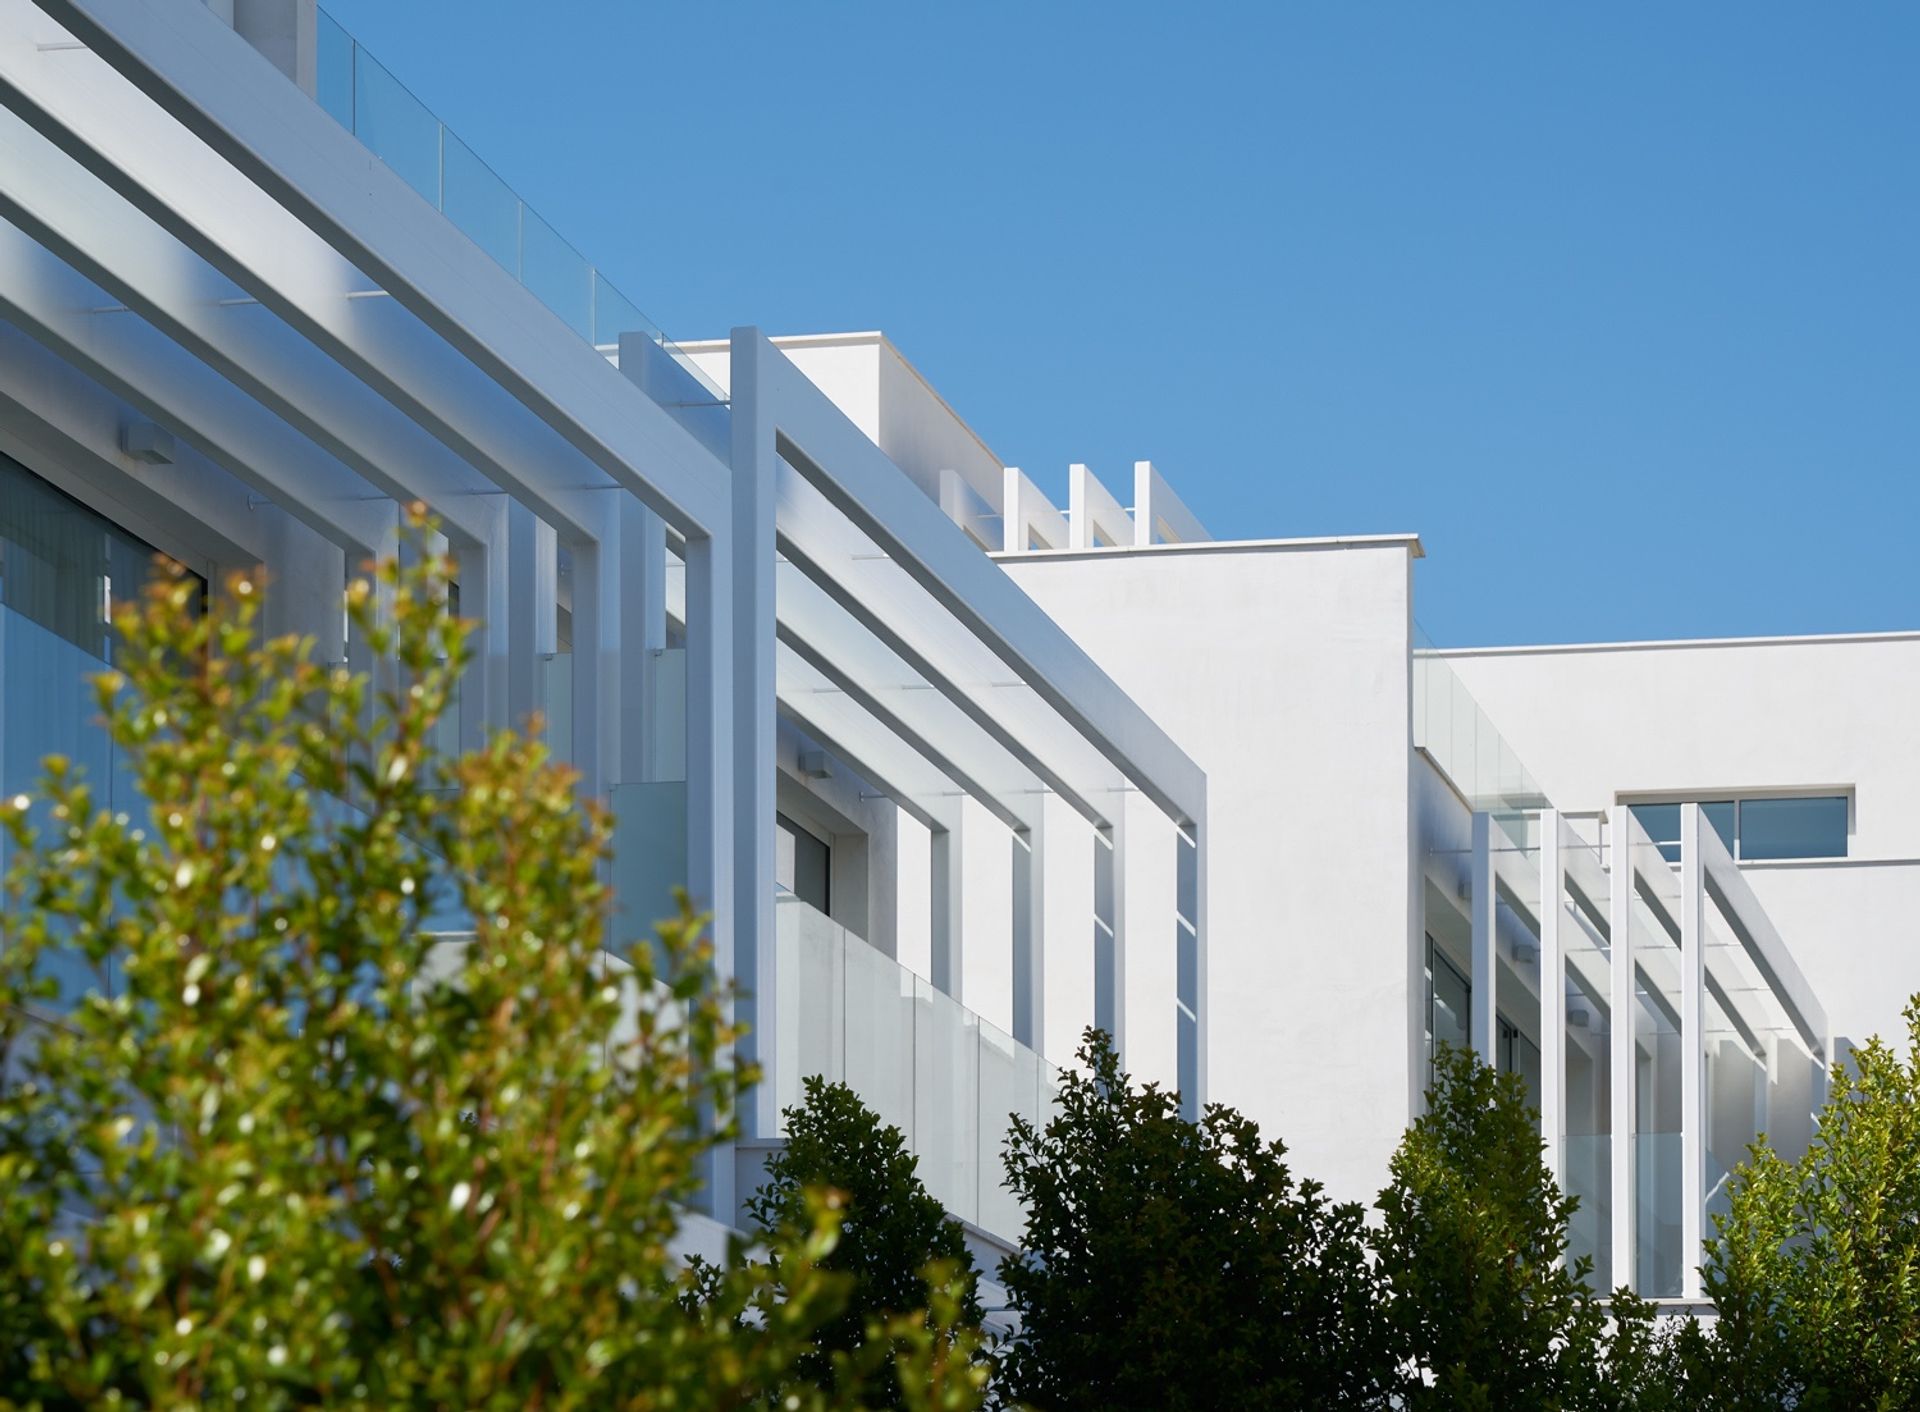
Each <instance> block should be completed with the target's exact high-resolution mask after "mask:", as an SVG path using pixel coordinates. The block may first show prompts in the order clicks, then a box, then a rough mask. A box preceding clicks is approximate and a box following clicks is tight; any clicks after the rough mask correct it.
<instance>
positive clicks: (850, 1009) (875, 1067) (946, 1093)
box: [773, 894, 1059, 1238]
mask: <svg viewBox="0 0 1920 1412" xmlns="http://www.w3.org/2000/svg"><path fill="white" fill-rule="evenodd" d="M775 911H776V918H777V929H776V931H777V945H778V948H779V952H778V959H777V964H778V967H779V975H780V995H779V1004H778V1018H777V1022H776V1029H775V1043H776V1046H777V1049H778V1053H777V1055H776V1056H775V1061H774V1066H773V1067H774V1083H775V1086H776V1092H777V1097H778V1100H779V1104H780V1107H781V1110H782V1111H783V1112H784V1111H785V1110H786V1109H787V1108H790V1107H793V1106H794V1105H796V1104H798V1103H799V1102H800V1101H801V1099H802V1097H803V1096H804V1093H803V1080H804V1079H806V1078H808V1077H812V1076H814V1075H818V1076H820V1077H822V1078H825V1079H828V1080H831V1081H835V1082H841V1083H845V1084H847V1085H848V1086H849V1087H850V1088H852V1089H853V1090H854V1091H855V1092H856V1093H858V1094H859V1095H860V1097H861V1098H862V1099H863V1100H864V1101H865V1102H866V1103H867V1105H868V1106H869V1107H871V1108H872V1109H874V1111H875V1112H877V1113H879V1115H880V1116H881V1118H882V1119H883V1120H885V1121H886V1122H888V1123H890V1124H892V1125H893V1126H894V1127H897V1128H898V1129H900V1131H901V1133H902V1134H903V1135H904V1136H905V1138H906V1141H907V1147H908V1149H909V1150H910V1151H911V1152H912V1153H913V1154H914V1156H915V1157H917V1158H918V1159H919V1163H920V1178H921V1180H922V1181H923V1182H925V1183H926V1185H927V1189H928V1190H929V1191H930V1192H932V1193H933V1195H934V1196H936V1197H937V1198H939V1200H940V1202H941V1203H942V1204H943V1205H944V1206H946V1208H947V1209H948V1210H949V1211H951V1212H952V1213H953V1214H954V1215H956V1216H959V1217H961V1218H962V1219H964V1220H968V1221H971V1222H973V1223H974V1224H975V1225H978V1226H980V1227H982V1228H983V1229H986V1230H989V1231H992V1232H994V1233H995V1234H997V1235H1000V1236H1004V1237H1008V1238H1014V1237H1017V1236H1018V1235H1019V1234H1020V1231H1021V1229H1022V1228H1023V1226H1024V1225H1025V1214H1024V1212H1023V1211H1022V1209H1021V1206H1020V1203H1019V1201H1018V1200H1017V1199H1016V1198H1015V1197H1014V1196H1013V1194H1012V1193H1011V1192H1009V1191H1008V1190H1007V1189H1006V1184H1005V1177H1006V1165H1005V1146H1006V1138H1007V1132H1008V1130H1009V1128H1010V1127H1011V1121H1012V1118H1013V1116H1014V1115H1016V1114H1017V1115H1018V1116H1020V1117H1022V1118H1024V1119H1026V1120H1027V1121H1028V1122H1030V1123H1036V1124H1043V1123H1045V1122H1046V1121H1047V1120H1048V1118H1049V1117H1050V1116H1051V1115H1052V1112H1053V1107H1054V1103H1055V1096H1056V1094H1057V1092H1058V1086H1059V1080H1058V1075H1057V1073H1056V1071H1055V1070H1054V1068H1053V1066H1052V1065H1050V1064H1048V1063H1047V1062H1046V1061H1045V1060H1044V1059H1042V1058H1041V1057H1040V1056H1039V1055H1038V1054H1036V1053H1035V1052H1034V1051H1033V1050H1031V1049H1029V1048H1028V1047H1027V1046H1026V1045H1024V1044H1021V1043H1020V1042H1019V1041H1018V1040H1016V1039H1014V1038H1013V1037H1012V1036H1011V1035H1009V1034H1007V1033H1006V1032H1005V1031H1004V1030H1001V1029H999V1028H998V1027H996V1026H994V1025H992V1024H990V1023H988V1022H987V1021H986V1020H983V1019H981V1018H980V1017H979V1016H978V1015H976V1014H974V1013H973V1012H972V1011H970V1010H968V1009H967V1008H966V1007H965V1006H963V1005H961V1004H959V1003H958V1002H957V1001H955V1000H954V999H953V998H952V997H950V996H948V995H945V994H943V993H941V992H940V991H938V990H936V989H934V987H933V985H932V984H931V983H930V982H928V981H926V980H923V979H922V978H921V977H919V976H916V975H914V974H913V973H912V972H911V971H909V970H907V969H906V968H905V967H903V966H901V965H900V964H898V963H897V962H895V961H894V960H893V959H892V958H891V957H888V956H885V955H883V954H881V953H880V952H879V951H876V950H875V949H874V948H872V947H870V946H868V945H867V944H866V943H865V942H864V941H861V940H860V939H859V938H858V937H856V936H854V935H853V934H852V933H851V932H849V931H847V929H846V928H845V927H842V926H841V925H839V924H838V923H837V922H835V921H833V920H832V919H831V918H828V917H826V916H823V915H822V914H821V913H820V912H818V911H817V910H815V909H814V908H813V907H811V906H809V905H808V904H807V903H805V902H802V901H801V900H800V899H799V898H797V897H794V896H792V895H790V894H782V895H781V897H780V898H779V901H778V905H777V907H776V909H775Z"/></svg>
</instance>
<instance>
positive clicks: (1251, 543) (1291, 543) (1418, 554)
mask: <svg viewBox="0 0 1920 1412" xmlns="http://www.w3.org/2000/svg"><path fill="white" fill-rule="evenodd" d="M1395 546H1398V547H1401V548H1405V549H1407V550H1408V551H1409V552H1410V553H1411V554H1412V556H1413V557H1414V558H1416V559H1424V558H1426V557H1427V551H1426V550H1425V549H1424V548H1423V547H1422V546H1421V543H1420V536H1419V535H1417V534H1344V535H1322V536H1318V537H1314V538H1308V539H1203V540H1197V541H1195V542H1193V543H1191V544H1123V545H1120V546H1118V547H1117V548H1113V549H1030V550H1028V551H1027V552H1026V553H1024V554H1008V553H1005V552H1004V551H1002V552H997V553H992V554H989V555H988V556H987V557H988V558H990V559H996V560H1009V559H1047V560H1063V559H1098V558H1103V557H1105V556H1107V555H1111V554H1291V553H1299V552H1302V551H1307V550H1322V549H1388V548H1393V547H1395ZM1441 655H1445V654H1441Z"/></svg>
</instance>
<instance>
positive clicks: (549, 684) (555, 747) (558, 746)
mask: <svg viewBox="0 0 1920 1412" xmlns="http://www.w3.org/2000/svg"><path fill="white" fill-rule="evenodd" d="M534 663H535V671H536V672H537V674H538V676H539V681H538V683H537V688H538V690H537V695H536V697H535V700H534V705H535V706H536V707H537V708H538V709H539V711H540V714H541V716H542V717H543V718H544V719H545V721H546V737H547V748H548V749H549V750H551V751H552V752H553V758H554V759H555V760H559V761H562V762H565V763H567V764H571V763H572V762H573V654H572V653H571V652H553V653H548V654H544V655H542V656H540V657H537V658H535V659H534Z"/></svg>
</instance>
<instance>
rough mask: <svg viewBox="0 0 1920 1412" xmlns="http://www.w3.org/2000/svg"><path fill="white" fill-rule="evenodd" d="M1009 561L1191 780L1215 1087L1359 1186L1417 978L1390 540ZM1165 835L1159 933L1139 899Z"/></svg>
mask: <svg viewBox="0 0 1920 1412" xmlns="http://www.w3.org/2000/svg"><path fill="white" fill-rule="evenodd" d="M1003 562H1004V563H1005V567H1006V569H1007V571H1008V572H1009V573H1010V574H1012V575H1013V577H1014V579H1015V581H1016V582H1018V583H1019V584H1020V585H1021V587H1022V588H1024V589H1026V590H1027V592H1028V593H1030V594H1032V595H1033V597H1034V598H1035V599H1036V600H1037V601H1038V602H1039V603H1040V605H1041V606H1042V607H1044V608H1045V609H1047V611H1048V612H1050V613H1052V614H1053V616H1054V617H1055V618H1056V619H1058V620H1059V621H1060V622H1061V624H1062V625H1063V626H1065V627H1066V628H1067V630H1068V631H1069V632H1071V633H1072V634H1073V635H1074V636H1075V638H1076V639H1077V640H1078V641H1079V642H1080V643H1081V644H1082V645H1083V646H1084V647H1085V648H1086V649H1087V650H1088V651H1089V652H1090V653H1091V654H1092V655H1093V657H1094V659H1095V660H1096V661H1097V662H1098V663H1099V664H1100V665H1101V667H1103V668H1104V669H1105V670H1106V671H1107V672H1108V674H1109V675H1111V676H1112V677H1113V678H1114V680H1115V681H1116V682H1118V683H1119V685H1120V686H1121V687H1122V689H1124V690H1126V691H1127V692H1128V693H1130V694H1131V695H1132V696H1133V697H1134V698H1135V699H1136V700H1137V701H1139V702H1140V704H1141V705H1142V706H1143V707H1145V708H1146V709H1147V711H1148V712H1149V713H1151V714H1152V715H1153V717H1154V718H1155V719H1156V720H1157V721H1158V722H1159V723H1160V724H1161V726H1162V727H1163V728H1164V729H1166V730H1167V731H1168V732H1169V733H1170V734H1171V735H1172V736H1173V738H1174V739H1175V740H1176V741H1178V742H1179V744H1180V745H1181V747H1182V748H1183V749H1185V750H1186V751H1187V752H1188V754H1190V755H1191V756H1192V757H1193V758H1194V759H1195V760H1196V761H1197V762H1198V763H1199V764H1200V766H1201V768H1203V769H1204V770H1205V771H1206V772H1207V808H1208V819H1207V821H1206V822H1207V829H1208V833H1207V837H1208V847H1209V849H1210V853H1209V858H1208V870H1207V887H1208V898H1207V906H1208V913H1207V916H1208V920H1209V934H1208V937H1207V946H1208V956H1209V969H1208V989H1207V994H1206V996H1205V1001H1206V1004H1207V1006H1208V1009H1209V1018H1208V1024H1209V1027H1210V1040H1209V1053H1208V1062H1209V1071H1208V1072H1209V1079H1210V1083H1211V1092H1210V1094H1209V1097H1210V1098H1212V1099H1214V1100H1217V1101H1219V1102H1222V1103H1228V1104H1231V1105H1233V1106H1234V1107H1236V1108H1239V1109H1241V1110H1242V1111H1244V1112H1245V1113H1247V1114H1248V1115H1250V1116H1251V1117H1253V1118H1255V1119H1256V1120H1257V1121H1258V1122H1259V1123H1260V1126H1261V1128H1262V1130H1263V1131H1264V1132H1265V1133H1267V1134H1268V1135H1269V1136H1272V1137H1277V1138H1280V1139H1282V1140H1284V1141H1285V1142H1286V1143H1287V1145H1288V1147H1289V1148H1290V1149H1291V1150H1292V1151H1293V1153H1294V1155H1295V1158H1296V1161H1297V1164H1298V1168H1299V1170H1300V1171H1301V1172H1303V1173H1306V1174H1310V1175H1312V1176H1315V1177H1318V1178H1320V1179H1322V1180H1324V1181H1326V1182H1327V1184H1328V1186H1329V1188H1330V1190H1331V1191H1332V1192H1333V1194H1334V1195H1335V1196H1336V1197H1339V1198H1343V1199H1344V1198H1370V1197H1371V1196H1373V1195H1374V1194H1375V1193H1376V1192H1377V1191H1378V1190H1379V1188H1380V1187H1381V1185H1382V1184H1383V1183H1384V1181H1385V1179H1386V1167H1387V1159H1388V1157H1389V1155H1390V1154H1391V1152H1392V1150H1393V1147H1394V1145H1395V1144H1396V1143H1398V1141H1399V1140H1400V1136H1401V1133H1402V1131H1403V1130H1404V1128H1405V1126H1406V1123H1407V1120H1408V1117H1409V1113H1410V1101H1409V1095H1410V1091H1411V1075H1412V1068H1411V1065H1412V1063H1413V1059H1414V1055H1413V1053H1412V1045H1411V1042H1410V1034H1409V1029H1410V1020H1411V1017H1413V1016H1414V1015H1415V1014H1416V1013H1417V1011H1416V1010H1415V1008H1414V1005H1413V999H1412V990H1413V988H1414V987H1416V986H1417V985H1418V984H1419V977H1418V973H1417V972H1410V965H1409V962H1410V934H1411V929H1412V925H1413V916H1412V913H1411V911H1410V909H1411V907H1412V901H1411V892H1412V888H1411V881H1412V874H1411V850H1410V847H1409V838H1410V836H1411V818H1410V799H1411V791H1412V783H1411V777H1410V773H1409V770H1410V761H1411V758H1412V755H1411V741H1410V733H1409V714H1408V692H1409V682H1408V633H1409V616H1408V608H1409V601H1408V595H1409V589H1410V572H1409V570H1410V560H1409V553H1408V546H1407V544H1406V542H1404V541H1399V542H1391V543H1386V544H1378V545H1372V546H1367V547H1354V548H1326V547H1313V548H1307V547H1299V546H1291V547H1290V546H1286V545H1218V546H1205V547H1192V548H1189V547H1167V548H1157V549H1145V550H1108V551H1096V552H1093V553H1088V554H1066V555H1045V554H1042V555H1033V556H1023V557H1020V558H1017V559H1008V560H1005V561H1003ZM1165 833H1166V837H1165V839H1164V840H1156V839H1155V838H1154V837H1153V831H1152V830H1151V828H1150V827H1140V826H1137V823H1136V819H1135V816H1134V814H1133V813H1131V812H1130V814H1129V817H1128V830H1127V838H1126V848H1127V853H1128V857H1127V864H1126V868H1127V875H1128V896H1127V903H1126V918H1125V923H1126V927H1125V930H1126V937H1125V945H1126V950H1127V961H1126V965H1127V979H1128V988H1129V992H1130V994H1131V993H1133V991H1134V987H1135V983H1136V981H1137V980H1140V979H1143V978H1144V976H1143V973H1144V972H1146V971H1147V970H1148V969H1149V968H1152V967H1154V966H1155V965H1156V963H1158V962H1160V961H1161V960H1162V959H1164V964H1165V972H1166V975H1167V977H1168V979H1171V975H1172V951H1173V944H1174V938H1173V928H1172V922H1171V918H1172V896H1171V890H1172V869H1173V855H1172V851H1171V842H1172V840H1171V829H1170V827H1169V828H1167V829H1166V830H1165ZM1160 843H1164V844H1165V853H1164V867H1165V871H1166V875H1167V876H1166V888H1167V896H1166V898H1165V900H1164V901H1165V909H1166V916H1165V918H1164V925H1163V919H1162V918H1161V917H1158V916H1150V915H1142V913H1143V912H1145V911H1146V907H1145V906H1144V905H1141V906H1136V900H1135V896H1134V879H1135V878H1136V876H1137V877H1140V878H1142V879H1147V878H1151V877H1152V876H1154V872H1155V868H1154V859H1153V858H1150V857H1148V856H1143V855H1146V854H1148V851H1149V849H1157V848H1158V846H1159V844H1160ZM1156 856H1157V855H1156ZM1144 902H1145V899H1142V903H1143V904H1144ZM1161 994H1163V995H1167V996H1169V997H1170V996H1171V991H1170V990H1164V991H1162V992H1161ZM1152 1007H1153V1002H1152V1001H1151V1000H1150V999H1148V1000H1146V1001H1145V1003H1144V1004H1143V1005H1142V1006H1141V1007H1139V1008H1140V1009H1141V1010H1142V1012H1143V1014H1145V1015H1149V1016H1150V1015H1151V1014H1152V1013H1153V1010H1152ZM1168 1009H1169V1014H1168V1019H1169V1025H1168V1030H1169V1033H1168V1034H1167V1035H1166V1037H1165V1041H1164V1043H1165V1045H1166V1047H1167V1050H1168V1054H1167V1058H1168V1059H1170V1058H1171V1053H1170V1051H1171V1042H1172V1035H1171V1024H1170V1021H1171V1007H1170V1005H1169V1007H1168ZM1134 1011H1135V1007H1133V1006H1132V1005H1130V1007H1129V1013H1128V1026H1129V1031H1130V1039H1131V1040H1132V1041H1133V1043H1132V1044H1131V1045H1130V1050H1129V1061H1130V1063H1132V1064H1133V1066H1134V1067H1135V1069H1136V1071H1141V1070H1145V1071H1147V1072H1154V1070H1156V1069H1158V1066H1159V1063H1160V1059H1159V1056H1158V1055H1157V1053H1155V1052H1154V1051H1157V1050H1158V1049H1159V1047H1160V1043H1161V1042H1160V1041H1159V1040H1158V1039H1157V1038H1155V1037H1152V1036H1150V1035H1149V1034H1145V1033H1143V1029H1144V1028H1145V1027H1144V1026H1143V1025H1142V1024H1141V1021H1140V1020H1139V1019H1137V1018H1136V1016H1135V1013H1134ZM1149 1054H1152V1055H1153V1058H1152V1060H1151V1063H1152V1065H1153V1067H1152V1068H1148V1066H1147V1065H1146V1064H1142V1063H1141V1062H1140V1060H1141V1058H1145V1057H1147V1056H1148V1055H1149ZM1136 1055H1137V1056H1138V1057H1136ZM1170 1068H1171V1066H1170V1064H1169V1066H1168V1071H1170ZM1162 1072H1166V1071H1162ZM1154 1076H1156V1077H1159V1076H1161V1073H1155V1074H1154Z"/></svg>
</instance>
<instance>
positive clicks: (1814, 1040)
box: [1700, 829, 1827, 1056]
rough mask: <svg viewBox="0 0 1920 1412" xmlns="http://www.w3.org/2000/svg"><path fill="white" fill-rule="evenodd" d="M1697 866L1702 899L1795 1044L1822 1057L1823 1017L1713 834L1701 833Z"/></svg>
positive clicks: (1810, 989) (1824, 1041) (1824, 1048)
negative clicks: (1796, 1037) (1780, 1012)
mask: <svg viewBox="0 0 1920 1412" xmlns="http://www.w3.org/2000/svg"><path fill="white" fill-rule="evenodd" d="M1700 862H1701V865H1702V867H1703V869H1704V873H1705V883H1706V889H1707V895H1708V896H1709V897H1711V898H1712V899H1713V904H1714V906H1715V908H1716V909H1717V910H1718V911H1719V913H1720V915H1721V917H1722V918H1723V919H1724V920H1725V921H1726V924H1727V926H1728V928H1729V929H1730V930H1731V931H1732V932H1733V934H1734V936H1735V937H1736V938H1737V939H1738V940H1739V942H1740V945H1741V946H1742V948H1744V949H1745V951H1746V953H1747V957H1748V959H1749V960H1751V961H1752V962H1753V965H1754V969H1756V970H1757V971H1759V972H1760V978H1761V979H1762V980H1764V981H1765V982H1766V984H1767V988H1768V989H1769V990H1771V991H1772V992H1773V995H1774V998H1775V999H1777V1000H1778V1001H1779V1002H1780V1004H1781V1007H1782V1008H1783V1009H1784V1010H1785V1011H1786V1012H1787V1017H1788V1018H1789V1019H1791V1020H1792V1021H1793V1026H1794V1028H1795V1029H1796V1030H1798V1031H1799V1033H1800V1038H1801V1040H1802V1041H1803V1042H1804V1043H1805V1044H1806V1046H1807V1047H1808V1048H1809V1049H1811V1050H1812V1051H1813V1052H1814V1053H1815V1054H1816V1055H1821V1056H1824V1055H1825V1054H1826V1053H1827V1012H1826V1010H1825V1009H1824V1008H1823V1007H1822V1006H1821V1004H1820V1001H1819V998H1818V997H1817V996H1815V995H1814V993H1813V987H1812V986H1811V985H1809V984H1808V983H1807V978H1806V976H1805V975H1803V974H1802V973H1801V970H1800V967H1799V966H1798V965H1796V964H1795V962H1794V959H1793V954H1792V953H1791V952H1790V951H1788V950H1787V945H1786V943H1785V942H1784V941H1783V940H1781V937H1780V933H1779V931H1778V930H1777V929H1776V928H1775V927H1774V925H1773V921H1772V919H1771V918H1769V917H1768V916H1767V912H1766V909H1765V908H1764V907H1762V906H1761V905H1760V899H1759V898H1757V897H1755V896H1754V893H1753V886H1752V884H1750V883H1749V882H1748V881H1747V878H1746V875H1745V874H1744V873H1742V872H1741V871H1740V867H1739V865H1738V864H1737V863H1735V862H1734V861H1733V857H1732V855H1731V854H1729V853H1728V852H1727V847H1726V845H1725V844H1724V843H1722V842H1721V841H1720V834H1719V832H1718V831H1717V830H1715V829H1703V830H1702V831H1701V839H1700Z"/></svg>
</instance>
